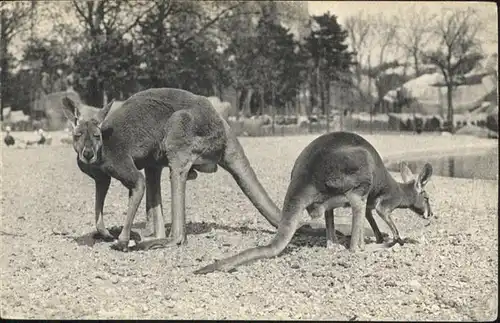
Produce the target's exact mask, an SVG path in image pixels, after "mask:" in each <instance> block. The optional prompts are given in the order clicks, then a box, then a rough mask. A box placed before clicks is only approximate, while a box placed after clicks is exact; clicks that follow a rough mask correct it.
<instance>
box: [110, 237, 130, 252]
mask: <svg viewBox="0 0 500 323" xmlns="http://www.w3.org/2000/svg"><path fill="white" fill-rule="evenodd" d="M128 242H129V241H128V240H127V241H124V240H118V241H117V242H115V243H114V244H112V245H111V249H113V250H117V251H122V252H128V250H129V249H128Z"/></svg>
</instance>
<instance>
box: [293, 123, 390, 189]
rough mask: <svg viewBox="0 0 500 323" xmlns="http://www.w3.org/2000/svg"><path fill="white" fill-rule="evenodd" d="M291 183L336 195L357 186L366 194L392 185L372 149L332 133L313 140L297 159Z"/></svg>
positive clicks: (359, 140)
mask: <svg viewBox="0 0 500 323" xmlns="http://www.w3.org/2000/svg"><path fill="white" fill-rule="evenodd" d="M291 180H292V181H294V180H299V181H301V182H302V181H305V182H308V183H312V184H314V186H316V187H317V188H318V189H320V190H321V191H332V190H333V191H334V192H332V193H339V194H342V193H344V192H346V191H348V190H351V189H353V188H356V187H358V186H361V187H362V189H363V190H364V191H365V192H368V191H379V190H381V189H383V188H384V187H385V186H387V185H392V184H394V183H393V182H392V181H391V177H390V175H389V173H388V172H387V170H386V168H385V166H384V163H383V161H382V158H381V157H380V155H379V154H378V152H377V151H376V150H375V148H374V147H373V146H372V145H371V144H370V143H369V142H368V141H367V140H365V139H364V138H363V137H361V136H359V135H357V134H355V133H350V132H332V133H329V134H326V135H323V136H320V137H318V138H316V139H315V140H313V141H312V142H311V143H310V144H309V145H308V146H307V147H306V148H305V149H304V150H303V151H302V153H301V154H300V155H299V157H298V158H297V160H296V162H295V164H294V167H293V170H292V176H291Z"/></svg>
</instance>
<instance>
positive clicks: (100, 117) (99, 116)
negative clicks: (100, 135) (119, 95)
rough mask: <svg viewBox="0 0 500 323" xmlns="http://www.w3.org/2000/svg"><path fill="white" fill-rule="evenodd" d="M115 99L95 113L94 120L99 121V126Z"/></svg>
mask: <svg viewBox="0 0 500 323" xmlns="http://www.w3.org/2000/svg"><path fill="white" fill-rule="evenodd" d="M114 102H115V100H114V99H113V100H111V102H109V103H108V104H106V105H105V106H104V107H103V108H102V109H101V110H99V112H98V113H97V116H96V120H97V122H99V126H100V125H101V124H102V122H103V121H104V119H105V118H106V116H107V115H108V113H109V111H110V110H111V106H113V103H114Z"/></svg>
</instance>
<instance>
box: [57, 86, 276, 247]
mask: <svg viewBox="0 0 500 323" xmlns="http://www.w3.org/2000/svg"><path fill="white" fill-rule="evenodd" d="M63 105H64V113H65V115H66V117H67V118H68V119H69V121H70V122H71V124H72V127H73V137H74V140H73V147H74V149H75V151H76V152H77V154H78V158H77V162H78V166H79V168H80V169H81V170H82V171H83V172H84V173H86V174H87V175H89V176H90V177H92V178H93V179H94V180H95V187H96V193H95V217H96V218H95V221H96V227H97V230H98V232H99V233H100V234H101V235H103V236H105V237H107V238H108V239H113V236H112V235H111V234H110V232H109V231H108V230H107V229H106V227H105V225H104V221H103V215H102V210H103V206H104V199H105V197H106V194H107V191H108V188H109V185H110V181H111V177H113V178H116V179H117V180H119V181H120V182H121V183H122V184H123V185H124V186H125V187H126V188H128V189H129V201H128V209H127V217H126V221H125V225H124V226H123V229H122V231H121V233H120V235H119V237H118V241H117V242H116V243H115V244H113V245H112V248H113V249H116V250H121V251H127V250H128V243H129V240H130V232H131V227H132V223H133V220H134V216H135V214H136V212H137V208H138V206H139V204H140V202H141V200H142V197H143V195H144V191H146V212H147V219H148V223H150V222H149V220H150V219H153V223H154V233H155V238H154V239H152V240H148V241H143V242H141V243H139V244H138V245H137V248H138V249H149V248H150V247H152V246H160V247H168V246H173V245H180V244H182V243H184V242H185V241H186V233H185V221H186V220H185V190H186V181H187V180H188V179H194V178H196V176H197V175H196V171H200V172H203V173H213V172H215V171H217V165H220V166H221V167H222V168H224V169H225V170H227V171H228V172H229V173H230V174H231V175H232V176H233V178H234V179H235V180H236V182H237V183H238V185H239V186H240V188H241V190H242V191H243V192H244V193H245V195H246V196H247V197H248V198H249V199H250V201H251V202H252V203H253V205H254V206H255V207H256V208H257V209H258V210H259V212H260V213H261V214H262V215H264V217H265V218H266V219H267V221H269V223H270V224H271V225H273V226H274V227H277V226H278V223H279V215H280V210H279V209H278V208H277V206H276V205H275V204H274V202H273V201H272V200H271V199H270V198H269V196H268V195H267V193H266V191H265V190H264V188H263V187H262V185H261V184H260V182H259V180H258V179H257V176H256V175H255V173H254V171H253V169H252V167H251V166H250V163H249V161H248V159H247V157H246V156H245V153H244V152H243V148H242V147H241V145H240V143H239V141H238V139H237V138H236V136H235V135H234V134H233V133H232V132H231V130H230V127H229V125H228V124H227V122H226V121H225V120H224V119H223V118H222V117H221V116H220V115H219V114H218V113H217V111H216V110H215V109H214V107H213V106H212V105H211V103H210V102H209V101H208V99H207V98H206V97H203V96H198V95H195V94H193V93H190V92H188V91H184V90H180V89H172V88H158V89H149V90H145V91H141V92H138V93H136V94H135V95H133V96H131V97H130V98H129V99H127V100H126V101H125V102H124V103H123V105H122V106H121V107H119V108H118V109H115V110H114V111H113V112H112V113H110V114H109V115H108V112H109V111H110V108H111V105H112V103H110V104H108V105H106V106H105V107H104V108H103V109H101V110H100V111H99V112H98V113H97V115H96V116H94V117H92V118H90V119H89V120H82V119H81V118H80V113H79V108H78V106H77V104H75V102H73V101H72V100H71V99H70V98H67V97H66V98H64V99H63ZM165 166H168V167H169V168H170V181H171V195H172V204H171V210H172V229H171V231H170V235H169V237H168V238H166V236H165V228H164V220H163V210H162V205H161V188H160V179H161V172H162V168H163V167H165ZM141 169H144V170H145V177H144V176H143V175H142V173H141V172H140V170H141Z"/></svg>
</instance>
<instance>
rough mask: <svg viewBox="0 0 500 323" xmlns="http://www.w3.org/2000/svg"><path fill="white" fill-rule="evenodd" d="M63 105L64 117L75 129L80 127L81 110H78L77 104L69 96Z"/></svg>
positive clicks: (63, 99)
mask: <svg viewBox="0 0 500 323" xmlns="http://www.w3.org/2000/svg"><path fill="white" fill-rule="evenodd" d="M62 104H63V113H64V115H65V116H66V118H67V119H68V121H69V122H70V123H71V126H72V127H73V129H75V128H76V126H77V125H78V119H79V118H80V110H78V106H77V104H76V103H75V102H74V101H73V100H71V99H70V98H69V97H67V96H65V97H64V98H62Z"/></svg>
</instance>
